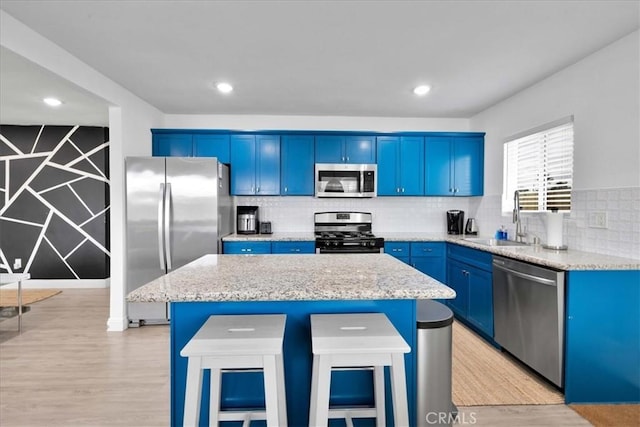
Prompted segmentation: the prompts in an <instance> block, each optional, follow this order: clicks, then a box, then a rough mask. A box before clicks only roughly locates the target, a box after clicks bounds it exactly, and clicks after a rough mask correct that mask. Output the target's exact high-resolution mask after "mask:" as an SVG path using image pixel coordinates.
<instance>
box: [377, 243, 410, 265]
mask: <svg viewBox="0 0 640 427" xmlns="http://www.w3.org/2000/svg"><path fill="white" fill-rule="evenodd" d="M384 253H385V254H389V255H391V256H392V257H395V258H398V259H399V260H400V261H402V262H404V263H406V264H409V265H411V258H410V257H411V244H410V243H409V242H384Z"/></svg>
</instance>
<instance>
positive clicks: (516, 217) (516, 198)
mask: <svg viewBox="0 0 640 427" xmlns="http://www.w3.org/2000/svg"><path fill="white" fill-rule="evenodd" d="M513 223H514V224H515V225H516V242H524V238H525V237H526V236H527V233H523V232H522V223H521V221H520V193H519V192H518V190H516V191H514V193H513Z"/></svg>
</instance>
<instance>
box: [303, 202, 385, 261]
mask: <svg viewBox="0 0 640 427" xmlns="http://www.w3.org/2000/svg"><path fill="white" fill-rule="evenodd" d="M314 224H315V227H314V229H315V235H316V253H321V254H327V253H331V254H345V253H351V254H354V253H358V254H362V253H381V252H383V251H384V239H383V238H382V237H376V236H374V235H373V233H372V232H371V214H370V213H368V212H318V213H316V214H315V222H314Z"/></svg>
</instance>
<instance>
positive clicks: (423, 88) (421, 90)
mask: <svg viewBox="0 0 640 427" xmlns="http://www.w3.org/2000/svg"><path fill="white" fill-rule="evenodd" d="M430 90H431V86H428V85H420V86H416V87H415V89H413V93H415V94H416V95H418V96H424V95H426V94H428V93H429V91H430Z"/></svg>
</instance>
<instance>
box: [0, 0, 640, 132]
mask: <svg viewBox="0 0 640 427" xmlns="http://www.w3.org/2000/svg"><path fill="white" fill-rule="evenodd" d="M0 8H1V9H2V10H4V11H5V12H6V13H8V14H9V15H11V16H13V17H14V18H16V19H18V20H19V21H21V22H23V23H24V24H25V25H27V26H28V27H30V28H32V29H33V30H35V31H37V32H38V33H40V34H42V35H43V36H45V37H46V38H48V39H50V40H51V41H53V42H54V43H56V44H58V45H59V46H61V47H62V48H64V49H66V50H67V51H69V52H70V53H72V54H73V55H74V56H76V57H77V58H79V59H80V60H82V61H84V62H85V63H87V64H88V65H90V66H92V67H93V68H95V69H96V70H98V71H100V72H101V73H103V74H104V75H105V76H107V77H109V78H111V79H112V80H113V81H115V82H117V83H119V84H120V85H121V86H123V87H125V88H127V89H129V90H130V91H131V92H133V93H134V94H136V95H137V96H139V97H140V98H142V99H144V100H146V101H147V102H149V103H150V104H152V105H154V106H156V107H157V108H158V109H160V110H161V111H163V112H165V113H170V114H274V115H321V116H323V115H331V116H383V117H433V118H436V117H452V118H453V117H471V116H473V115H474V114H476V113H478V112H480V111H482V110H484V109H486V108H487V107H490V106H491V105H493V104H495V103H497V102H499V101H501V100H503V99H505V98H508V97H509V96H511V95H513V94H514V93H516V92H518V91H520V90H522V89H524V88H526V87H528V86H531V85H533V84H535V83H536V82H538V81H540V80H542V79H544V78H545V77H547V76H549V75H551V74H553V73H555V72H557V71H558V70H560V69H562V68H564V67H567V66H568V65H571V64H572V63H575V62H576V61H578V60H580V59H582V58H584V57H585V56H588V55H589V54H591V53H593V52H595V51H596V50H598V49H601V48H602V47H604V46H606V45H607V44H609V43H612V42H614V41H615V40H617V39H619V38H621V37H623V36H625V35H627V34H629V33H631V32H633V31H635V30H637V29H638V28H639V27H640V2H639V1H544V0H542V1H342V2H338V1H235V2H232V1H216V2H214V1H168V0H165V1H132V0H128V1H104V0H103V1H60V0H48V1H27V0H20V1H14V0H2V2H1V3H0ZM0 42H1V40H0ZM0 54H2V57H1V59H2V60H1V66H2V68H1V69H0V71H1V72H2V75H1V80H2V93H1V94H0V98H1V101H2V104H1V105H0V108H2V110H4V111H3V114H2V116H3V119H4V117H6V116H7V114H5V113H6V112H7V111H8V110H7V109H11V108H14V106H13V104H16V107H15V108H16V109H17V110H16V111H17V113H20V114H29V108H28V107H27V105H26V103H27V102H28V101H29V100H25V99H21V93H20V92H19V91H16V92H11V91H9V94H7V93H5V89H6V88H7V87H9V86H16V87H37V86H39V85H44V84H46V79H43V77H42V75H40V76H38V74H41V72H42V70H40V72H35V73H16V72H8V71H7V69H8V70H11V69H12V68H11V67H12V66H16V64H18V63H19V62H20V60H19V59H18V57H16V58H13V57H12V56H11V55H8V53H7V51H6V50H5V49H2V50H0ZM13 56H16V55H13ZM7 58H9V59H8V60H7ZM7 64H9V66H8V67H6V66H7ZM22 65H24V66H25V67H27V68H29V67H31V66H32V65H33V64H28V63H25V64H22ZM34 75H35V77H34ZM219 80H226V81H229V82H231V83H232V84H233V85H234V86H235V90H234V92H233V93H232V94H231V95H228V96H224V95H221V94H218V93H217V92H215V91H214V90H213V89H212V87H213V85H214V83H215V82H217V81H219ZM7 81H10V82H7ZM419 83H426V84H430V85H431V86H432V87H433V89H432V91H431V93H430V94H429V95H428V96H426V97H424V98H417V97H415V96H414V95H413V94H412V92H411V91H412V88H413V87H414V86H415V85H417V84H419ZM68 90H69V91H70V92H69V93H70V96H74V97H75V96H77V95H78V93H75V94H74V89H73V87H70V88H68ZM76 92H77V89H76ZM25 94H26V95H28V93H25ZM84 95H86V94H84ZM62 96H66V95H62ZM5 101H6V102H5ZM85 101H86V102H88V103H89V104H91V103H94V105H92V107H96V106H98V107H102V106H103V104H101V103H100V101H99V100H96V99H91V97H89V99H85ZM96 101H98V102H97V104H95V103H96ZM29 102H30V101H29ZM65 102H66V105H70V104H71V102H67V101H66V100H65ZM80 102H82V101H80ZM34 108H35V107H34ZM37 108H40V109H41V107H40V106H38V107H37ZM103 108H104V109H103V110H101V111H102V112H103V113H104V114H106V107H103ZM75 113H77V111H76V112H75ZM75 113H74V114H75ZM75 122H76V121H74V123H75Z"/></svg>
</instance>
